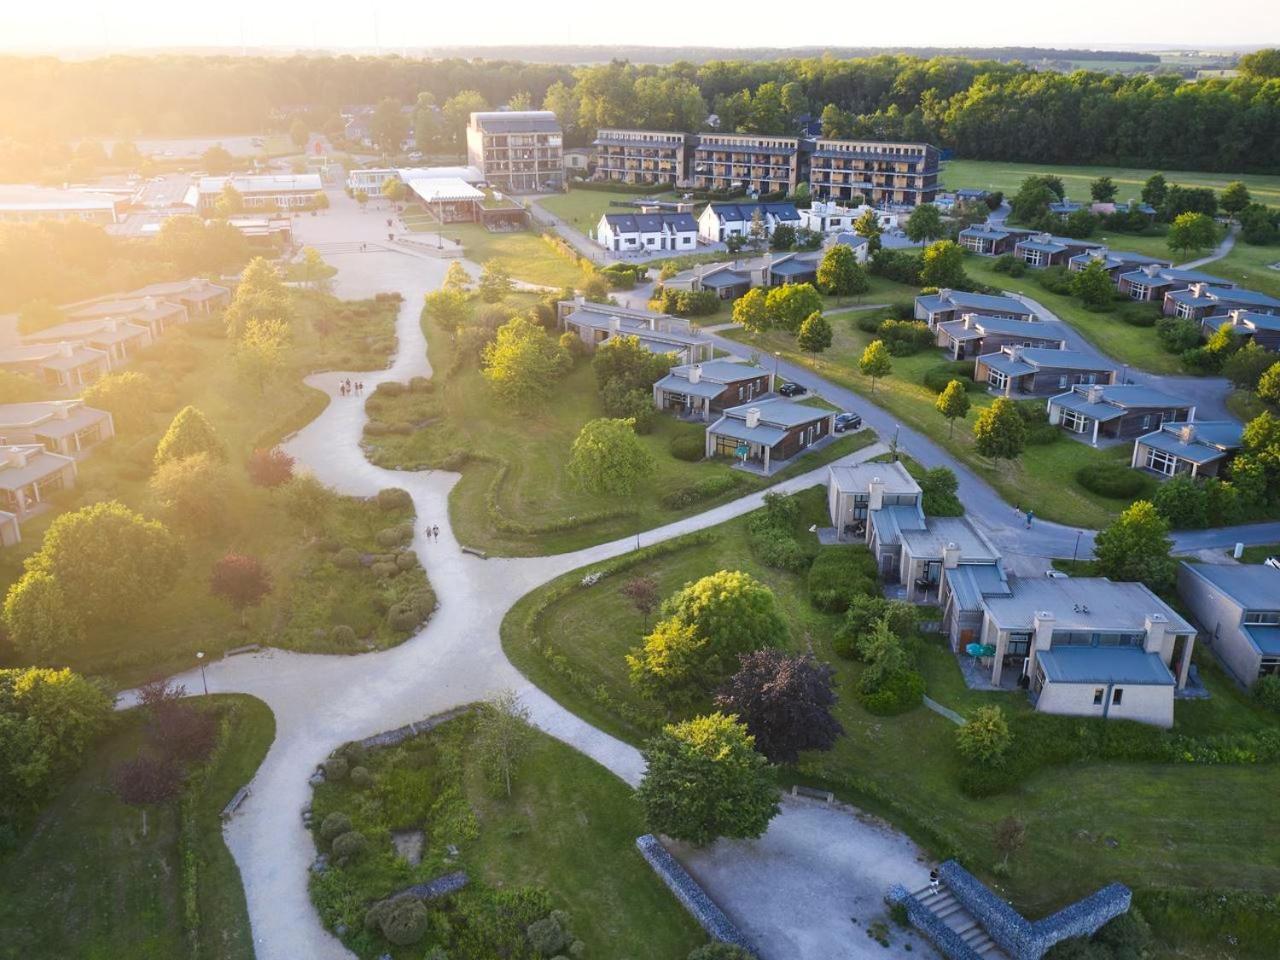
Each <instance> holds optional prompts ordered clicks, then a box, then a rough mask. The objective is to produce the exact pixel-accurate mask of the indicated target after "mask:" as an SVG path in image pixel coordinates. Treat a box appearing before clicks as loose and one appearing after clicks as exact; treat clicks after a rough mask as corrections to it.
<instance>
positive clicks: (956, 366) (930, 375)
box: [920, 360, 982, 393]
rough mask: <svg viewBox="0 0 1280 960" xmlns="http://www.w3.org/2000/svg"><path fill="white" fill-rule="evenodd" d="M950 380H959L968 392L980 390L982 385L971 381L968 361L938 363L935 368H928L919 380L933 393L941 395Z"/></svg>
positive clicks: (971, 376)
mask: <svg viewBox="0 0 1280 960" xmlns="http://www.w3.org/2000/svg"><path fill="white" fill-rule="evenodd" d="M952 380H959V381H960V382H961V383H963V384H964V388H965V390H968V391H975V390H981V389H982V384H980V383H978V382H977V381H976V380H974V379H973V362H972V361H969V360H950V361H948V362H946V363H940V364H938V365H937V366H936V367H930V368H929V369H928V370H926V371H925V372H924V376H923V377H921V378H920V382H921V383H923V384H924V385H925V386H926V387H928V388H929V389H930V390H932V391H933V392H934V393H941V392H942V391H943V390H945V389H947V384H949V383H950V382H951V381H952Z"/></svg>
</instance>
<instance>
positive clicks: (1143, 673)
mask: <svg viewBox="0 0 1280 960" xmlns="http://www.w3.org/2000/svg"><path fill="white" fill-rule="evenodd" d="M1036 659H1037V660H1038V661H1039V663H1040V665H1041V666H1042V667H1043V668H1044V675H1045V677H1047V678H1048V679H1049V681H1050V682H1051V683H1127V684H1132V685H1134V686H1151V687H1156V686H1159V687H1171V686H1173V684H1174V680H1173V674H1172V673H1170V672H1169V668H1168V667H1166V666H1165V665H1164V661H1163V660H1161V659H1160V655H1159V654H1157V653H1147V652H1146V651H1145V650H1141V649H1139V648H1138V647H1064V646H1058V647H1054V648H1053V649H1051V650H1042V651H1040V652H1039V653H1037V654H1036Z"/></svg>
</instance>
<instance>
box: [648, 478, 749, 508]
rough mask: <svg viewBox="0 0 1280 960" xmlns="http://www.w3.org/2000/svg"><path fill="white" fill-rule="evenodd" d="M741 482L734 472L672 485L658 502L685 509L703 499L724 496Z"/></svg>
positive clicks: (666, 506) (667, 506)
mask: <svg viewBox="0 0 1280 960" xmlns="http://www.w3.org/2000/svg"><path fill="white" fill-rule="evenodd" d="M739 482H740V479H739V477H738V476H737V475H736V474H732V473H726V474H721V475H719V476H714V477H704V478H703V479H701V480H698V481H696V482H694V483H690V484H685V485H684V486H680V487H672V488H671V489H670V490H667V491H665V492H664V493H663V494H662V495H661V496H660V497H659V498H658V502H659V503H660V504H661V505H662V506H663V507H664V508H665V509H667V510H683V509H685V508H686V507H691V506H693V505H694V504H695V503H701V502H702V501H703V500H710V499H712V498H713V497H719V496H723V495H724V494H726V493H728V492H729V491H731V490H733V489H734V488H736V487H737V486H738V484H739Z"/></svg>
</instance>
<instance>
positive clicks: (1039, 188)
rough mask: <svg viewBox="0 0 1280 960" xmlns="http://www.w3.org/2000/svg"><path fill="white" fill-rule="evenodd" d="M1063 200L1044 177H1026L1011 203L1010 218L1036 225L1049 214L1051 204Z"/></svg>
mask: <svg viewBox="0 0 1280 960" xmlns="http://www.w3.org/2000/svg"><path fill="white" fill-rule="evenodd" d="M1061 199H1062V194H1061V193H1058V192H1056V191H1055V190H1054V189H1053V186H1052V185H1051V184H1050V183H1048V182H1047V181H1046V180H1045V178H1044V177H1039V176H1031V177H1026V178H1025V179H1024V180H1023V181H1022V184H1021V185H1020V186H1019V187H1018V192H1017V193H1016V194H1014V196H1013V199H1012V200H1010V201H1009V207H1010V213H1009V215H1010V217H1012V218H1013V219H1014V220H1017V221H1018V222H1019V223H1025V224H1034V223H1036V222H1038V221H1039V220H1041V219H1042V218H1043V217H1044V216H1045V215H1046V214H1047V213H1048V212H1049V204H1051V203H1056V202H1057V201H1059V200H1061Z"/></svg>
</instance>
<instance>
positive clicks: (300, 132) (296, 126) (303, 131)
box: [289, 118, 311, 150]
mask: <svg viewBox="0 0 1280 960" xmlns="http://www.w3.org/2000/svg"><path fill="white" fill-rule="evenodd" d="M310 137H311V131H309V130H308V129H307V124H306V122H305V121H304V120H302V119H301V118H299V119H297V120H294V121H293V123H291V124H289V139H290V140H292V141H293V145H294V146H295V147H297V148H298V149H299V150H301V149H302V148H303V147H305V146H306V145H307V140H308V139H310Z"/></svg>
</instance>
